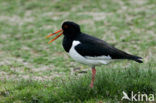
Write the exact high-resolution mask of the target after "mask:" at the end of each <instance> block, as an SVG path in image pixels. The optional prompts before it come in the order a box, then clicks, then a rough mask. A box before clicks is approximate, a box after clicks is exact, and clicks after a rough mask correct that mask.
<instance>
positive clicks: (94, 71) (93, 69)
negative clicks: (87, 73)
mask: <svg viewBox="0 0 156 103" xmlns="http://www.w3.org/2000/svg"><path fill="white" fill-rule="evenodd" d="M95 74H96V69H95V67H92V81H91V83H90V87H91V88H93V86H94V79H95Z"/></svg>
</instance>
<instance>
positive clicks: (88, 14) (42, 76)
mask: <svg viewBox="0 0 156 103" xmlns="http://www.w3.org/2000/svg"><path fill="white" fill-rule="evenodd" d="M155 5H156V1H155V0H128V1H127V0H95V1H91V0H85V1H84V0H79V1H76V0H75V1H74V0H0V103H1V102H2V103H3V102H4V103H7V102H8V103H13V102H14V103H28V102H30V103H49V102H51V103H54V102H58V103H61V102H71V103H76V102H78V103H81V102H85V103H96V102H97V103H98V102H111V103H114V102H115V103H116V102H120V100H121V97H122V91H123V90H124V91H126V92H128V93H130V92H131V91H135V92H142V93H147V94H150V93H155V94H156V92H155V91H156V75H155V73H156V59H155V57H156V47H155V46H156V29H155V27H156V6H155ZM65 20H72V21H75V22H77V23H79V24H80V25H81V29H82V31H83V32H86V33H89V34H91V35H94V36H96V37H98V38H101V39H103V40H105V41H107V42H108V43H110V44H112V45H114V46H115V47H117V48H120V49H122V50H125V51H127V52H129V53H132V54H135V55H139V56H142V57H143V58H144V63H143V64H138V63H135V62H133V61H122V62H114V63H112V64H109V65H104V66H100V67H97V77H96V83H95V88H94V89H90V88H89V87H88V85H89V82H90V74H91V73H90V67H88V66H84V65H81V64H78V63H75V62H74V61H73V60H72V59H71V58H70V57H69V56H68V55H67V53H65V51H64V50H63V48H62V46H61V42H62V41H61V40H62V37H61V38H59V39H58V40H56V41H55V42H53V43H52V44H50V45H48V44H47V42H48V40H46V39H45V36H46V35H48V34H49V33H51V32H54V31H56V30H58V29H60V28H61V23H62V22H63V21H65ZM81 71H87V73H86V74H83V73H80V72H81ZM155 99H156V98H155Z"/></svg>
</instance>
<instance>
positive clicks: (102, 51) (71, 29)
mask: <svg viewBox="0 0 156 103" xmlns="http://www.w3.org/2000/svg"><path fill="white" fill-rule="evenodd" d="M59 32H60V34H59V35H57V36H56V37H55V38H54V39H52V40H51V41H49V42H48V43H51V42H52V41H54V40H55V39H57V38H58V37H60V36H61V35H62V34H63V35H64V38H63V42H62V45H63V48H64V50H65V51H66V52H67V53H68V54H69V55H70V57H72V58H73V59H74V60H75V61H77V62H80V63H83V64H87V65H89V66H91V67H92V80H91V84H90V87H91V88H93V84H94V79H95V74H96V69H95V66H97V65H103V64H108V63H109V62H111V61H112V60H116V59H128V60H134V61H136V62H138V63H143V61H142V60H141V59H142V58H141V57H138V56H135V55H131V54H128V53H126V52H124V51H121V50H119V49H117V48H115V47H113V46H111V45H109V44H108V43H106V42H105V41H103V40H100V39H98V38H96V37H93V36H90V35H88V34H85V33H82V32H81V30H80V26H79V25H78V24H76V23H74V22H71V21H66V22H64V23H63V24H62V29H60V30H58V31H57V32H55V33H53V34H50V35H48V36H47V38H49V37H50V36H53V35H55V34H57V33H59Z"/></svg>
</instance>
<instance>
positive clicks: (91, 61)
mask: <svg viewBox="0 0 156 103" xmlns="http://www.w3.org/2000/svg"><path fill="white" fill-rule="evenodd" d="M78 44H80V42H79V41H73V43H72V47H71V49H70V50H69V55H70V57H71V58H73V59H74V60H75V61H77V62H79V63H83V64H87V65H91V66H93V65H94V66H95V65H101V64H107V63H109V62H110V61H111V57H110V56H97V57H90V56H87V57H83V56H81V55H80V54H79V53H78V52H77V51H76V50H75V46H77V45H78Z"/></svg>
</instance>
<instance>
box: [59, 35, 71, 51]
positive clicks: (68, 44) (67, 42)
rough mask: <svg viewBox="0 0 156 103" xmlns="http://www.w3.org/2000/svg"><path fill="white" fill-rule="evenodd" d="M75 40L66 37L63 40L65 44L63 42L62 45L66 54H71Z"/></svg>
mask: <svg viewBox="0 0 156 103" xmlns="http://www.w3.org/2000/svg"><path fill="white" fill-rule="evenodd" d="M73 40H74V38H70V37H68V36H64V38H63V42H62V45H63V48H64V50H65V51H66V52H69V50H70V48H71V46H72V42H73Z"/></svg>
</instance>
